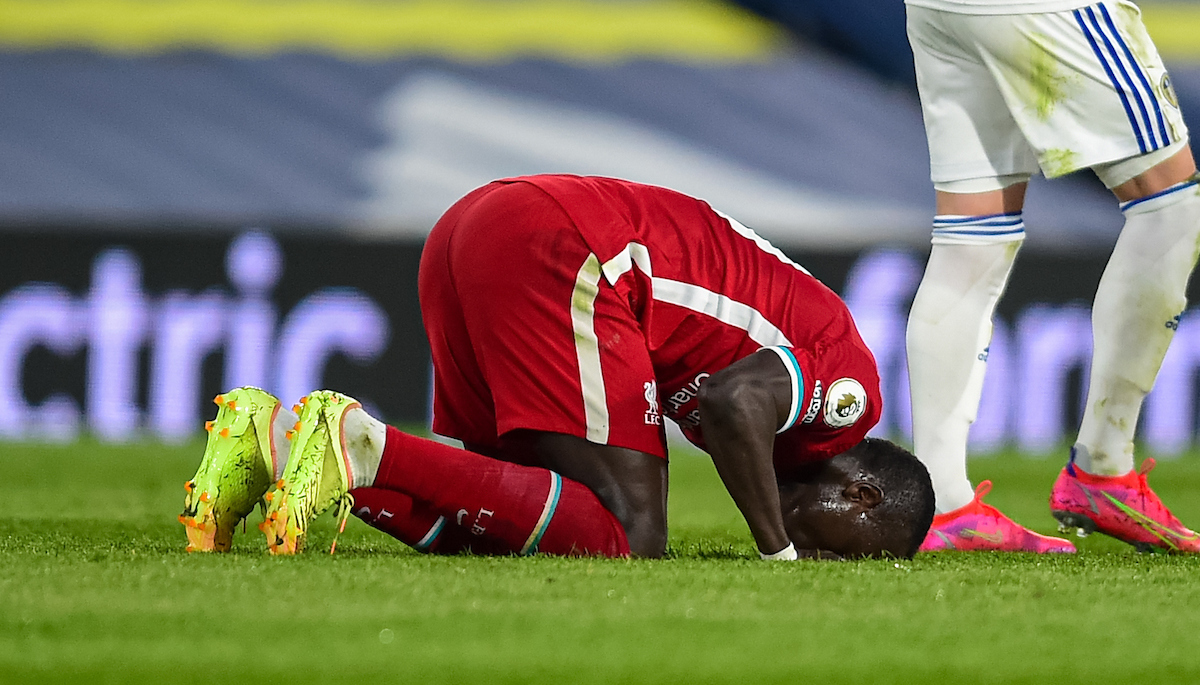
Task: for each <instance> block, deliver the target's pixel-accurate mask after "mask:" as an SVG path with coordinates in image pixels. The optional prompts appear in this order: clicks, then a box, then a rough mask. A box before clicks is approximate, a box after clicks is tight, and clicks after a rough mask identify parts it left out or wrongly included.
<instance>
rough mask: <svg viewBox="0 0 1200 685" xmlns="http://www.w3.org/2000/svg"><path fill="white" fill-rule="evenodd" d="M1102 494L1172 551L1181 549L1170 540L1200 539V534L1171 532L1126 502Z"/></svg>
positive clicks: (1189, 540)
mask: <svg viewBox="0 0 1200 685" xmlns="http://www.w3.org/2000/svg"><path fill="white" fill-rule="evenodd" d="M1101 494H1102V495H1104V496H1105V498H1107V499H1108V501H1109V502H1112V504H1113V506H1114V507H1116V508H1118V509H1120V510H1121V511H1123V512H1125V514H1126V515H1127V516H1129V518H1131V519H1133V521H1134V523H1137V524H1138V525H1139V526H1141V527H1142V528H1145V529H1146V532H1148V533H1150V534H1151V535H1153V536H1154V537H1156V538H1158V539H1159V540H1162V541H1163V542H1165V543H1166V544H1168V545H1170V546H1171V548H1172V549H1179V547H1178V545H1176V544H1175V542H1174V541H1173V540H1171V539H1169V538H1175V539H1176V540H1182V541H1184V542H1191V541H1193V540H1196V539H1200V534H1197V533H1192V534H1191V535H1183V534H1181V533H1178V532H1176V531H1174V530H1171V529H1170V528H1168V527H1166V526H1164V525H1163V524H1161V523H1159V522H1158V521H1155V520H1154V519H1152V518H1150V517H1149V516H1146V515H1145V514H1143V513H1142V512H1140V511H1138V510H1137V509H1134V508H1133V507H1131V506H1129V505H1128V504H1125V503H1124V502H1122V501H1121V500H1119V499H1117V498H1116V497H1113V496H1112V495H1110V494H1108V493H1107V492H1103V493H1101ZM1156 529H1157V530H1156ZM1159 531H1162V532H1159Z"/></svg>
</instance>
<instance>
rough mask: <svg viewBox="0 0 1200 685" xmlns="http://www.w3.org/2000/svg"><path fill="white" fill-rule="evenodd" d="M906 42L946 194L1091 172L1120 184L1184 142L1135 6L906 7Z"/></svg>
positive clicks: (1120, 0)
mask: <svg viewBox="0 0 1200 685" xmlns="http://www.w3.org/2000/svg"><path fill="white" fill-rule="evenodd" d="M908 37H909V42H910V43H911V44H912V49H913V55H914V58H915V63H916V68H917V86H918V90H919V92H920V95H921V107H922V111H923V113H924V117H925V130H926V133H927V135H928V138H929V155H930V166H931V171H932V173H931V175H932V178H933V181H934V185H935V186H937V187H939V188H940V189H943V190H952V191H953V192H976V191H979V190H990V189H993V188H1000V187H1004V186H1006V185H1010V184H1011V183H1013V182H1015V181H1018V180H1026V179H1028V178H1029V177H1030V176H1032V175H1033V174H1034V173H1036V172H1037V171H1038V170H1039V169H1040V170H1041V171H1042V173H1043V174H1044V175H1045V176H1046V177H1047V178H1053V177H1055V176H1062V175H1064V174H1068V173H1071V172H1072V171H1076V170H1078V169H1083V168H1085V167H1091V168H1093V169H1095V171H1096V172H1097V174H1098V175H1099V176H1100V178H1101V180H1103V181H1104V182H1105V184H1106V185H1108V186H1109V187H1113V186H1116V185H1119V184H1121V183H1123V182H1125V181H1127V180H1129V179H1131V178H1133V177H1134V176H1136V175H1138V174H1140V173H1141V172H1143V171H1145V170H1146V169H1149V168H1150V167H1151V166H1153V165H1154V164H1157V163H1158V162H1159V161H1162V160H1164V159H1166V158H1167V157H1169V156H1171V155H1172V154H1174V153H1175V152H1177V151H1178V150H1179V149H1182V148H1183V146H1184V145H1185V144H1186V143H1187V135H1188V134H1187V127H1186V126H1185V125H1184V123H1183V116H1182V114H1181V113H1180V111H1179V100H1178V99H1177V98H1176V95H1175V91H1174V89H1173V88H1172V87H1171V81H1170V78H1169V77H1168V76H1167V70H1166V68H1165V67H1164V66H1163V63H1162V59H1161V58H1160V57H1159V55H1158V50H1157V49H1156V48H1155V47H1154V43H1153V42H1152V41H1151V40H1150V36H1149V35H1148V34H1147V33H1146V28H1145V26H1144V25H1143V24H1142V19H1141V11H1140V10H1139V9H1138V8H1137V6H1136V5H1134V4H1132V3H1130V2H1125V1H1124V0H1116V1H1111V2H1110V1H1106V2H1100V3H1097V4H1095V5H1090V6H1088V7H1083V8H1080V9H1077V10H1070V11H1066V12H1049V13H1041V14H992V15H980V14H959V13H955V12H945V11H940V10H934V9H928V8H924V7H914V6H909V7H908ZM972 183H974V185H973V186H972V185H971V184H972Z"/></svg>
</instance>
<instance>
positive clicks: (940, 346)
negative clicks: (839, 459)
mask: <svg viewBox="0 0 1200 685" xmlns="http://www.w3.org/2000/svg"><path fill="white" fill-rule="evenodd" d="M1024 238H1025V227H1024V223H1023V222H1022V220H1021V215H1020V213H1014V214H1005V215H996V216H984V217H955V216H939V217H937V218H936V219H935V222H934V231H933V249H932V251H931V252H930V254H929V263H928V264H927V265H926V266H925V275H924V276H923V277H922V279H921V285H920V287H919V288H918V289H917V295H916V298H915V299H914V300H913V306H912V310H911V311H910V313H909V317H908V335H907V342H908V371H909V378H910V388H911V393H912V413H913V446H914V451H915V453H916V455H917V458H919V459H920V460H921V462H922V463H923V464H925V467H926V468H927V469H929V475H930V478H931V479H932V480H933V491H934V496H935V500H936V504H937V511H938V512H939V513H945V512H947V511H952V510H954V509H957V508H959V507H961V506H964V505H966V504H968V503H970V502H971V500H972V499H974V496H975V493H974V489H973V488H972V487H971V482H970V480H969V479H968V478H967V434H968V431H969V429H970V427H971V423H972V422H974V421H975V415H976V413H977V411H978V409H979V400H980V397H981V395H982V393H983V376H984V371H985V370H986V369H987V350H988V344H989V343H990V342H991V338H992V313H993V311H994V310H995V308H996V302H997V301H998V300H999V299H1000V296H1001V295H1002V294H1003V292H1004V286H1005V284H1006V283H1007V282H1008V275H1009V272H1010V271H1011V270H1012V265H1013V262H1014V261H1015V260H1016V257H1017V252H1018V251H1019V250H1020V248H1021V244H1022V241H1023V240H1024Z"/></svg>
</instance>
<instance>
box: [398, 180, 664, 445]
mask: <svg viewBox="0 0 1200 685" xmlns="http://www.w3.org/2000/svg"><path fill="white" fill-rule="evenodd" d="M419 288H420V299H421V314H422V318H423V319H424V322H425V331H426V333H427V334H428V336H429V344H430V348H431V352H432V354H433V368H434V378H433V382H434V392H433V430H434V432H435V433H438V434H440V435H445V436H449V437H452V438H458V439H459V440H462V441H463V442H464V443H468V444H471V445H478V446H486V447H499V448H502V444H501V440H500V438H501V437H502V436H503V435H504V434H506V433H508V432H509V431H513V430H517V429H532V430H537V431H545V432H550V433H564V434H567V435H574V436H577V437H581V438H584V439H587V440H590V441H591V442H595V443H600V444H607V445H615V446H618V447H625V448H629V449H634V450H638V451H641V452H647V453H650V454H655V455H658V456H660V457H665V456H666V437H665V433H664V431H663V426H662V418H661V415H660V414H659V413H658V411H657V404H656V399H657V398H656V397H655V396H654V395H653V394H652V391H653V390H654V387H655V386H654V385H653V382H654V379H655V376H654V369H653V367H652V366H651V363H650V355H649V352H648V350H647V349H646V343H645V339H644V337H643V335H642V331H641V327H640V326H639V325H638V321H637V319H636V318H635V316H634V314H633V312H632V311H631V309H630V306H629V303H628V302H627V301H625V300H624V299H623V298H621V297H620V296H619V295H618V294H617V293H616V292H615V291H614V290H613V288H612V287H611V286H610V285H609V284H608V283H607V282H606V281H605V280H604V278H603V277H602V276H600V271H599V263H598V261H597V259H596V257H595V256H594V255H593V254H592V253H591V251H590V250H589V249H588V247H587V245H586V244H585V243H584V241H583V238H582V237H581V236H580V235H579V233H578V231H577V230H576V229H575V227H574V225H573V224H572V222H571V220H570V219H569V218H568V216H567V214H566V213H565V212H564V211H563V210H562V209H561V208H560V207H559V205H558V204H557V203H556V202H555V201H554V200H553V199H552V198H551V197H550V196H549V195H547V194H546V193H544V192H543V191H541V190H540V189H538V188H536V187H534V186H532V185H530V184H527V183H509V184H501V183H493V184H491V185H488V186H484V187H483V188H480V189H477V190H475V191H474V192H472V193H471V194H469V195H467V196H466V197H465V198H463V199H462V200H459V201H458V202H457V203H456V204H455V205H454V206H453V207H451V208H450V209H449V210H448V211H447V212H446V214H445V215H444V216H443V217H442V218H441V220H439V221H438V223H437V225H436V226H434V228H433V231H432V232H431V233H430V235H429V239H428V240H427V241H426V243H425V250H424V252H423V253H422V255H421V271H420V277H419Z"/></svg>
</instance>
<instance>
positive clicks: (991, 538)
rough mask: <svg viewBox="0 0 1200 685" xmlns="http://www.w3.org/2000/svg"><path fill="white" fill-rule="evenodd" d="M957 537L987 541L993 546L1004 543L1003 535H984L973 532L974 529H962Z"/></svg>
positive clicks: (979, 531) (979, 532) (981, 532)
mask: <svg viewBox="0 0 1200 685" xmlns="http://www.w3.org/2000/svg"><path fill="white" fill-rule="evenodd" d="M959 535H961V536H963V537H965V538H979V539H981V540H987V541H988V542H990V543H992V544H993V545H998V544H1000V543H1001V542H1004V533H985V532H983V531H981V530H975V529H974V528H963V529H962V532H960V533H959Z"/></svg>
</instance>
